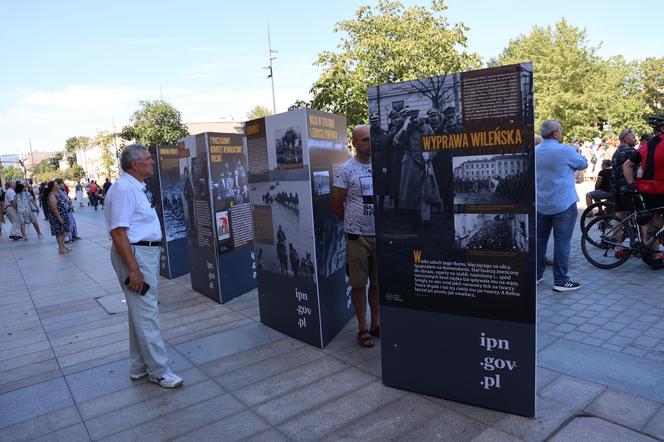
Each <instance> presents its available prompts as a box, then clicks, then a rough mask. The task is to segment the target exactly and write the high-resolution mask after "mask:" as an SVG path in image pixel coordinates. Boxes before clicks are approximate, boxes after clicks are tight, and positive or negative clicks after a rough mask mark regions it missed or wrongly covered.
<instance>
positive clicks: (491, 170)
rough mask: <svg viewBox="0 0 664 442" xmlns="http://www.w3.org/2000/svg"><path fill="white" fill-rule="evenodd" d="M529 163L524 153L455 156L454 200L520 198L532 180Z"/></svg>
mask: <svg viewBox="0 0 664 442" xmlns="http://www.w3.org/2000/svg"><path fill="white" fill-rule="evenodd" d="M529 163H530V162H529V158H528V155H527V154H524V153H518V154H496V155H471V156H458V157H454V158H453V159H452V174H453V176H454V204H501V203H511V202H514V201H518V200H519V199H520V198H521V196H522V195H523V193H524V192H525V189H526V187H527V186H528V184H529V178H528V175H527V171H528V166H529Z"/></svg>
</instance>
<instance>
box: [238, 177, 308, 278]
mask: <svg viewBox="0 0 664 442" xmlns="http://www.w3.org/2000/svg"><path fill="white" fill-rule="evenodd" d="M308 187H309V183H308V182H307V181H268V182H262V183H253V184H252V189H251V191H252V195H254V196H255V197H256V200H255V201H253V203H254V205H255V206H256V207H257V208H258V207H261V206H270V209H271V212H270V213H271V214H272V229H273V231H272V238H273V239H274V245H267V244H264V243H259V242H258V241H257V243H256V245H255V247H256V259H257V265H258V267H259V268H261V269H263V270H266V271H270V272H274V273H281V274H282V275H284V276H288V277H303V278H306V279H307V280H309V281H311V282H314V281H315V276H316V275H315V267H314V259H315V258H314V254H313V252H314V251H313V250H312V248H313V245H314V232H313V231H312V226H311V217H312V207H311V200H310V197H309V195H310V194H309V193H308ZM261 225H263V224H259V223H257V224H256V228H257V229H258V228H260V226H261ZM269 236H270V235H265V234H264V233H263V232H258V231H257V232H256V237H257V238H259V237H269Z"/></svg>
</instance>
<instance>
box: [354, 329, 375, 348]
mask: <svg viewBox="0 0 664 442" xmlns="http://www.w3.org/2000/svg"><path fill="white" fill-rule="evenodd" d="M357 343H358V344H359V346H360V347H364V348H371V347H373V346H374V345H376V343H375V342H374V340H373V338H371V335H370V334H369V330H360V331H359V332H358V333H357Z"/></svg>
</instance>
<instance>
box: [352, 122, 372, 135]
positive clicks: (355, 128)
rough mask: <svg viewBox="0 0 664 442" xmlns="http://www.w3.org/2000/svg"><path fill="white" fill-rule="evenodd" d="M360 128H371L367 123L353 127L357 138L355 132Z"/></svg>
mask: <svg viewBox="0 0 664 442" xmlns="http://www.w3.org/2000/svg"><path fill="white" fill-rule="evenodd" d="M359 129H366V130H371V129H370V128H369V126H368V125H367V124H358V125H357V126H355V127H354V128H353V139H355V134H356V133H357V131H358V130H359Z"/></svg>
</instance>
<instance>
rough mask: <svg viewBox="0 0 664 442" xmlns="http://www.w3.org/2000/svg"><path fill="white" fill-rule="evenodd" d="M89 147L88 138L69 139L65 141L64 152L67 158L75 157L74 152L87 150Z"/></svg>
mask: <svg viewBox="0 0 664 442" xmlns="http://www.w3.org/2000/svg"><path fill="white" fill-rule="evenodd" d="M89 147H90V138H88V137H69V138H67V140H66V141H65V151H66V152H67V156H69V157H74V158H75V157H76V151H77V150H79V149H83V150H87V149H88V148H89Z"/></svg>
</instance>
